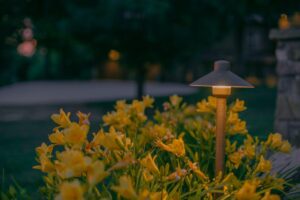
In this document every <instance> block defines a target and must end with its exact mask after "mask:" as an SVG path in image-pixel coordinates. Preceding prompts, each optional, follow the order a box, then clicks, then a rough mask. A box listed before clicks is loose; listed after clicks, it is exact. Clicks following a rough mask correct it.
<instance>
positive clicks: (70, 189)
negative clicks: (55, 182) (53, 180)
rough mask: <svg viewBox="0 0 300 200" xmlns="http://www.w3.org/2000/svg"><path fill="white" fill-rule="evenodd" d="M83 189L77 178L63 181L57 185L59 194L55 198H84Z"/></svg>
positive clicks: (69, 199)
mask: <svg viewBox="0 0 300 200" xmlns="http://www.w3.org/2000/svg"><path fill="white" fill-rule="evenodd" d="M83 193H84V190H83V188H82V186H81V185H80V183H79V181H78V180H75V181H73V182H64V183H62V184H61V186H60V187H59V194H58V195H57V196H56V198H55V200H84V197H83Z"/></svg>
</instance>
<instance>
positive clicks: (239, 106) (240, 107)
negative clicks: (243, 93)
mask: <svg viewBox="0 0 300 200" xmlns="http://www.w3.org/2000/svg"><path fill="white" fill-rule="evenodd" d="M244 110H246V107H245V102H244V101H241V100H239V99H237V100H236V101H235V103H234V104H233V106H232V107H231V111H233V112H241V111H244Z"/></svg>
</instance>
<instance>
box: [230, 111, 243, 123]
mask: <svg viewBox="0 0 300 200" xmlns="http://www.w3.org/2000/svg"><path fill="white" fill-rule="evenodd" d="M239 121H240V119H239V115H238V113H235V112H229V115H228V118H227V122H228V123H230V124H235V123H238V122H239Z"/></svg>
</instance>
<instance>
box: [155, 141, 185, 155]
mask: <svg viewBox="0 0 300 200" xmlns="http://www.w3.org/2000/svg"><path fill="white" fill-rule="evenodd" d="M156 145H157V146H158V147H159V148H161V149H163V150H165V151H169V152H171V153H173V154H175V155H176V156H178V157H181V156H184V155H185V147H184V142H183V140H182V138H181V137H180V138H179V139H174V140H173V141H172V143H171V144H168V145H166V144H164V143H162V141H161V140H158V141H157V142H156Z"/></svg>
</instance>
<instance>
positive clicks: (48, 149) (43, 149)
mask: <svg viewBox="0 0 300 200" xmlns="http://www.w3.org/2000/svg"><path fill="white" fill-rule="evenodd" d="M35 151H36V152H37V154H38V155H39V156H40V155H46V154H51V153H52V151H53V145H49V146H48V145H46V144H45V143H44V142H43V143H42V144H41V146H39V147H37V148H35Z"/></svg>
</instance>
